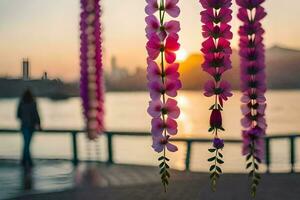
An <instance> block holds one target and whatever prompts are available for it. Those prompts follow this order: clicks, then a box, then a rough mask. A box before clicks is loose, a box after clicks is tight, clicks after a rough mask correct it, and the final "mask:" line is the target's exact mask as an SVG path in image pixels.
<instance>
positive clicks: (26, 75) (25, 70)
mask: <svg viewBox="0 0 300 200" xmlns="http://www.w3.org/2000/svg"><path fill="white" fill-rule="evenodd" d="M22 68H23V80H26V81H27V80H30V65H29V60H28V58H26V59H25V58H24V59H23V62H22Z"/></svg>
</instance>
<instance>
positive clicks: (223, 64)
mask: <svg viewBox="0 0 300 200" xmlns="http://www.w3.org/2000/svg"><path fill="white" fill-rule="evenodd" d="M199 1H200V3H201V5H202V7H203V8H204V11H202V12H201V13H200V15H201V22H202V23H203V24H204V25H203V26H202V31H203V32H202V35H203V37H204V38H205V39H206V40H205V41H204V42H203V43H202V49H201V51H202V52H203V54H204V58H205V61H204V63H203V64H202V68H203V70H204V71H205V72H207V73H208V74H210V75H211V76H212V77H213V80H209V81H207V82H206V84H205V86H204V95H205V96H207V97H214V104H213V105H212V106H211V107H210V110H211V115H210V128H209V130H208V131H209V132H211V133H212V134H213V137H214V139H213V141H212V148H210V149H208V151H209V152H210V153H212V154H213V156H212V157H211V158H209V159H208V161H209V162H210V163H212V164H211V166H210V168H209V170H210V172H211V175H210V180H211V187H212V190H213V191H215V190H216V184H217V179H218V178H219V176H220V174H221V173H222V169H221V164H223V163H224V161H223V154H222V153H221V150H222V149H223V147H224V141H223V140H222V139H221V138H220V132H221V131H224V130H225V129H224V128H223V124H222V114H221V112H222V111H223V101H226V100H228V97H231V96H232V93H231V87H230V84H229V83H228V82H227V81H224V80H222V74H223V73H224V72H225V71H227V70H229V69H230V68H231V61H230V55H231V53H232V50H231V47H230V41H229V40H230V39H232V32H231V31H230V29H231V26H230V25H229V24H228V23H229V22H230V21H231V19H232V16H231V14H232V10H231V9H230V6H231V0H199Z"/></svg>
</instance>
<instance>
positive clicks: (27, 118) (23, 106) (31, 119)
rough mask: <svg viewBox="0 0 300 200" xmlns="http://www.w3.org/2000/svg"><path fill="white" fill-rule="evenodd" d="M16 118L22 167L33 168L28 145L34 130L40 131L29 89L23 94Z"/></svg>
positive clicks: (38, 118) (34, 104) (35, 107)
mask: <svg viewBox="0 0 300 200" xmlns="http://www.w3.org/2000/svg"><path fill="white" fill-rule="evenodd" d="M17 118H18V119H19V120H20V122H21V123H20V124H21V132H22V134H23V154H22V161H21V163H22V165H23V166H25V167H28V166H29V167H31V166H33V162H32V158H31V153H30V143H31V139H32V137H33V134H34V131H35V130H41V122H40V116H39V113H38V109H37V103H36V101H35V97H34V95H33V94H32V92H31V91H30V90H29V89H26V90H25V92H24V93H23V95H22V97H21V99H20V102H19V105H18V110H17Z"/></svg>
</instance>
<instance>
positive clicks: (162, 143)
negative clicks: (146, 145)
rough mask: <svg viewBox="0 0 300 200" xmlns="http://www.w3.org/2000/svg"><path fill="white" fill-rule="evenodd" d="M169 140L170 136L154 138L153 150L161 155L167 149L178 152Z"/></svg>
mask: <svg viewBox="0 0 300 200" xmlns="http://www.w3.org/2000/svg"><path fill="white" fill-rule="evenodd" d="M169 138H170V136H169V135H167V136H162V135H160V136H157V137H153V144H152V147H153V149H154V150H155V151H156V152H158V153H160V152H162V151H163V150H164V148H165V147H166V148H167V149H168V150H169V151H170V152H176V151H177V150H178V148H177V147H176V146H175V145H174V144H172V143H170V142H169Z"/></svg>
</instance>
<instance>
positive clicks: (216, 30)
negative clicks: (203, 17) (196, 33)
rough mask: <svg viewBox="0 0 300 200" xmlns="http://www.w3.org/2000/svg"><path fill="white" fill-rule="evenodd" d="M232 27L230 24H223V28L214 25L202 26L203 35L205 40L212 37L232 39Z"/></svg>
mask: <svg viewBox="0 0 300 200" xmlns="http://www.w3.org/2000/svg"><path fill="white" fill-rule="evenodd" d="M230 29H231V26H230V25H228V24H221V26H218V25H213V24H210V23H209V24H205V25H203V26H202V30H203V32H202V35H203V37H204V38H208V37H212V38H214V39H217V38H224V39H228V40H230V39H232V32H231V31H230Z"/></svg>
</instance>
